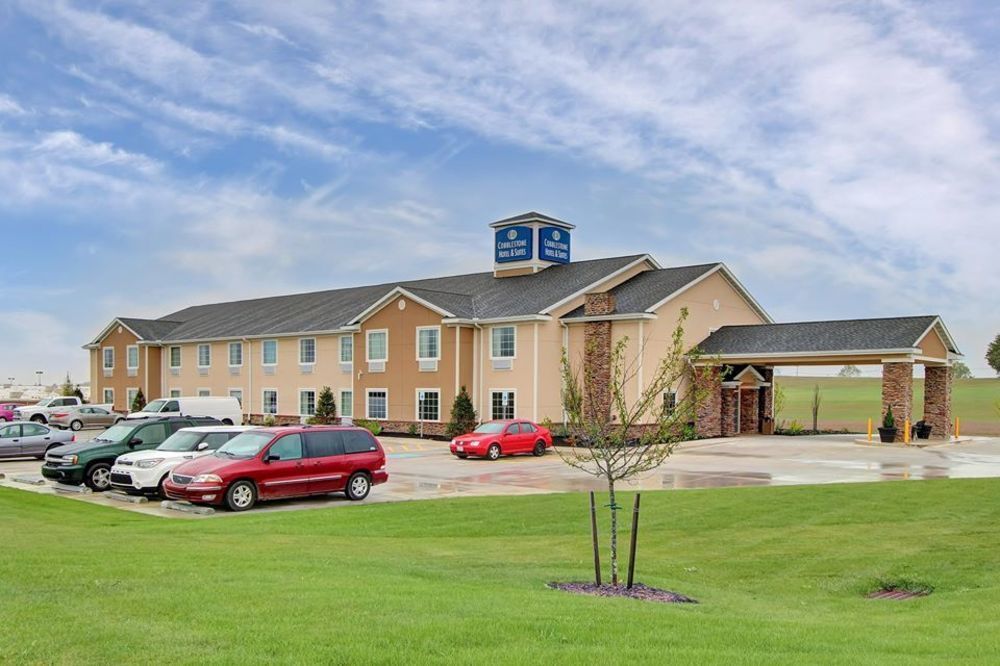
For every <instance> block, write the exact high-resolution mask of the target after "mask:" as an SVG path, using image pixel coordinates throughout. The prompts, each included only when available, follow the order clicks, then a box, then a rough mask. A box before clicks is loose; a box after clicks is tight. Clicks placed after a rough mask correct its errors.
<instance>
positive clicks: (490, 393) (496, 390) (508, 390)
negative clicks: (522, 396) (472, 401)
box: [487, 388, 517, 421]
mask: <svg viewBox="0 0 1000 666" xmlns="http://www.w3.org/2000/svg"><path fill="white" fill-rule="evenodd" d="M496 393H511V394H513V396H514V413H513V414H512V415H511V417H510V418H512V419H516V418H517V389H513V388H491V389H490V390H489V391H488V393H487V395H488V396H489V404H488V407H487V408H488V409H489V410H490V421H502V420H505V419H506V418H507V417H501V418H496V417H495V416H493V395H494V394H496Z"/></svg>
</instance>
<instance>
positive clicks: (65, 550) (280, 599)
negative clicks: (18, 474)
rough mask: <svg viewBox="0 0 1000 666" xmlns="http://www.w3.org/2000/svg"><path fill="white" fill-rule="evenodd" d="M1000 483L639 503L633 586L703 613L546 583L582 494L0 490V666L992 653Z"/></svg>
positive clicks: (583, 572)
mask: <svg viewBox="0 0 1000 666" xmlns="http://www.w3.org/2000/svg"><path fill="white" fill-rule="evenodd" d="M998 491H1000V480H941V481H919V482H912V481H911V482H884V483H880V484H850V485H830V486H815V487H786V488H733V489H719V490H704V491H703V490H688V491H663V492H646V493H644V495H643V505H642V506H643V513H642V524H641V527H640V543H641V546H640V549H639V560H638V572H639V573H638V576H637V578H638V579H639V580H641V581H642V582H644V583H647V584H650V585H655V586H659V587H664V588H667V589H671V590H674V591H678V592H681V593H684V594H687V595H690V596H692V597H695V598H696V599H698V600H699V601H700V602H701V603H700V604H698V605H660V604H654V603H649V602H641V601H634V600H629V599H599V598H592V597H584V596H575V595H570V594H567V593H564V592H557V591H553V590H549V589H546V588H545V587H544V584H545V583H546V582H548V581H553V580H558V581H571V580H586V579H587V578H588V577H589V575H590V572H591V564H590V551H589V535H588V513H587V501H586V496H585V495H582V494H563V495H545V496H538V497H509V498H470V499H461V500H439V501H422V502H410V503H399V504H381V505H368V506H351V507H344V508H335V509H329V510H321V509H317V510H307V511H298V512H279V513H264V514H256V515H254V514H249V515H239V516H224V517H219V518H215V519H211V520H200V521H189V520H171V519H162V518H155V517H147V516H142V515H138V514H133V513H128V512H125V511H121V510H117V509H111V508H105V507H99V506H94V505H90V504H87V503H83V502H77V501H73V500H69V499H65V498H59V497H51V496H43V495H37V494H34V493H30V492H24V491H16V490H11V489H5V488H0V515H2V516H3V519H2V521H0V544H2V545H0V548H2V549H3V550H2V553H3V557H2V558H0V599H2V604H0V627H2V631H0V655H2V656H0V661H3V662H4V663H57V664H87V663H94V664H97V663H101V664H111V663H137V662H148V663H261V662H268V663H286V664H299V663H307V662H308V663H352V664H369V663H394V664H412V663H435V662H437V663H443V662H464V663H513V664H521V663H545V664H576V663H608V664H626V663H629V664H630V663H657V664H660V663H668V662H670V663H688V664H695V663H698V664H700V663H727V664H728V663H762V664H763V663H767V664H771V663H789V664H803V663H858V662H876V661H877V662H879V663H890V664H892V663H895V664H913V663H920V662H931V661H940V660H942V659H949V660H952V661H954V662H959V663H961V662H965V663H989V662H994V663H995V662H996V661H997V660H998V659H1000V614H998V613H997V609H1000V566H998V565H1000V531H998V530H997V525H998V524H1000V503H998V502H997V501H996V498H997V496H998ZM376 492H377V489H376ZM620 501H621V502H622V504H624V505H626V506H631V495H630V494H629V493H624V496H623V497H622V498H621V499H620ZM627 514H628V512H623V515H627ZM602 529H603V530H604V534H606V533H607V530H606V526H604V527H602ZM623 537H624V535H623ZM624 542H625V539H623V543H624ZM879 577H884V578H890V579H891V578H905V579H910V580H917V581H920V582H923V583H926V584H929V585H932V586H933V587H934V588H935V591H934V593H933V594H932V595H931V596H929V597H926V598H920V599H916V600H912V601H907V602H887V601H869V600H866V599H864V598H863V596H862V595H863V593H864V592H865V591H866V590H867V589H868V588H869V587H870V585H871V583H872V581H874V580H875V579H877V578H879Z"/></svg>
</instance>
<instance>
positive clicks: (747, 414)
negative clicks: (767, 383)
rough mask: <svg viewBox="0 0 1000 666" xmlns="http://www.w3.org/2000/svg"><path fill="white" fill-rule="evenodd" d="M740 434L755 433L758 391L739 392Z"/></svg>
mask: <svg viewBox="0 0 1000 666" xmlns="http://www.w3.org/2000/svg"><path fill="white" fill-rule="evenodd" d="M739 394H740V433H745V432H749V433H756V432H757V426H758V423H757V400H758V398H759V397H760V389H756V388H755V389H747V390H740V391H739Z"/></svg>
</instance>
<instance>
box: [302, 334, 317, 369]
mask: <svg viewBox="0 0 1000 666" xmlns="http://www.w3.org/2000/svg"><path fill="white" fill-rule="evenodd" d="M315 362H316V338H300V339H299V363H304V364H309V363H315Z"/></svg>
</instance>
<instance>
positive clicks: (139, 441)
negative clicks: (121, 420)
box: [128, 437, 142, 449]
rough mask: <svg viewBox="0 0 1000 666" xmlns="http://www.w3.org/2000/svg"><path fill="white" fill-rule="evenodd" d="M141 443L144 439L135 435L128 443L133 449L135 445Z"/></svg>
mask: <svg viewBox="0 0 1000 666" xmlns="http://www.w3.org/2000/svg"><path fill="white" fill-rule="evenodd" d="M140 444H142V440H141V439H139V438H138V437H133V438H132V439H131V440H129V443H128V445H129V447H131V448H133V449H134V448H135V447H137V446H139V445H140Z"/></svg>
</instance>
